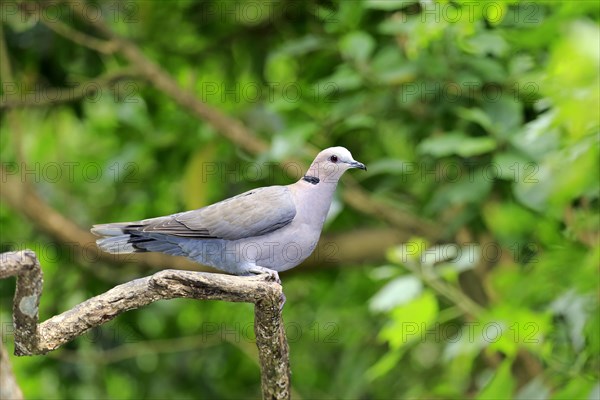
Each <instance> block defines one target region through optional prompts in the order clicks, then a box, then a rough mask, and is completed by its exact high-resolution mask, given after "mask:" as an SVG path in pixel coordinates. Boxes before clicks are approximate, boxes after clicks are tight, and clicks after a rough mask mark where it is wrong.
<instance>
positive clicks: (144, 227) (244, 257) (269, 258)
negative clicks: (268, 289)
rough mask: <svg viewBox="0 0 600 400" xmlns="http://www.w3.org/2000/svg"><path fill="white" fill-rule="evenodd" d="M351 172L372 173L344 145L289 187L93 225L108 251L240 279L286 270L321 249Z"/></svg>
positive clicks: (327, 152)
mask: <svg viewBox="0 0 600 400" xmlns="http://www.w3.org/2000/svg"><path fill="white" fill-rule="evenodd" d="M349 168H360V169H364V170H366V169H367V168H366V167H365V166H364V164H362V163H360V162H358V161H355V160H354V159H353V158H352V154H350V152H349V151H348V150H347V149H345V148H344V147H331V148H328V149H325V150H323V151H321V152H320V153H319V154H318V155H317V157H316V158H315V160H314V161H313V163H312V164H311V166H310V168H309V169H308V172H307V173H306V175H304V177H302V178H301V179H300V180H299V181H298V182H296V183H293V184H291V185H287V186H268V187H263V188H258V189H252V190H250V191H248V192H245V193H242V194H240V195H237V196H235V197H232V198H229V199H226V200H223V201H221V202H218V203H215V204H213V205H210V206H207V207H203V208H200V209H198V210H193V211H186V212H182V213H178V214H172V215H168V216H165V217H158V218H151V219H145V220H142V221H135V222H119V223H111V224H102V225H94V227H93V228H92V233H94V234H96V235H98V236H103V238H102V239H98V240H97V242H96V243H97V244H98V246H99V247H100V248H101V249H102V250H104V251H106V252H109V253H115V254H121V253H138V252H146V251H157V252H161V253H166V254H171V255H175V256H185V257H187V258H190V259H191V260H193V261H195V262H198V263H200V264H204V265H209V266H212V267H214V268H216V269H219V270H221V271H224V272H227V273H231V274H235V275H251V274H260V273H271V272H272V271H285V270H288V269H290V268H293V267H295V266H297V265H298V264H300V263H301V262H302V261H304V260H305V259H306V258H307V257H308V256H309V255H310V254H311V253H312V252H313V250H314V249H315V247H316V245H317V241H318V240H319V236H320V235H321V229H322V228H323V223H324V222H325V217H326V216H327V212H328V211H329V206H330V205H331V199H332V196H333V192H334V191H335V188H336V186H337V183H338V180H339V179H340V177H341V176H342V174H343V173H344V172H345V171H346V170H347V169H349Z"/></svg>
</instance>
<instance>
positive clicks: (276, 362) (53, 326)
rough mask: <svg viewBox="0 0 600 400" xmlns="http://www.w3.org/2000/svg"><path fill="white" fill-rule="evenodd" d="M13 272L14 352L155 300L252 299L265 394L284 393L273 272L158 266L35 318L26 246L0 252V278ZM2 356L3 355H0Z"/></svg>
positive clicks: (51, 344) (38, 281) (38, 348)
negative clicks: (236, 273) (154, 270)
mask: <svg viewBox="0 0 600 400" xmlns="http://www.w3.org/2000/svg"><path fill="white" fill-rule="evenodd" d="M10 276H16V277H17V290H16V292H15V298H14V304H13V323H14V326H15V354H16V355H19V356H23V355H34V354H45V353H47V352H49V351H52V350H55V349H57V348H59V347H60V346H62V345H63V344H65V343H67V342H69V341H71V340H73V339H74V338H76V337H78V336H81V335H83V334H84V333H85V332H87V331H88V330H89V329H91V328H93V327H95V326H99V325H102V324H104V323H105V322H107V321H110V320H111V319H113V318H115V317H116V316H117V315H119V314H121V313H123V312H125V311H129V310H132V309H136V308H140V307H143V306H145V305H147V304H150V303H153V302H155V301H157V300H168V299H174V298H182V297H185V298H192V299H206V300H224V301H231V302H248V303H253V304H254V305H255V306H254V315H255V321H254V325H255V332H256V345H257V347H258V353H259V358H260V366H261V375H262V381H261V382H262V391H263V398H265V399H289V398H290V368H289V352H288V345H287V339H286V337H285V332H284V330H283V319H282V316H281V310H282V308H283V304H284V302H285V296H284V295H283V290H282V287H281V284H280V283H279V280H278V277H277V275H260V276H252V277H240V276H230V275H223V274H212V273H206V272H194V271H180V270H173V269H169V270H164V271H160V272H158V273H156V274H154V275H150V276H147V277H144V278H140V279H135V280H133V281H130V282H127V283H124V284H122V285H118V286H116V287H114V288H112V289H110V290H109V291H107V292H105V293H102V294H100V295H98V296H96V297H92V298H91V299H88V300H86V301H84V302H83V303H81V304H78V305H77V306H75V307H73V308H72V309H71V310H68V311H65V312H64V313H62V314H59V315H56V316H54V317H52V318H50V319H48V320H46V321H44V322H42V323H38V306H39V301H40V297H41V294H42V282H43V279H42V270H41V268H40V264H39V261H38V259H37V257H36V255H35V253H34V252H33V251H31V250H24V251H19V252H8V253H3V254H1V255H0V278H7V277H10ZM1 361H2V362H4V361H5V360H4V357H3V358H2V360H1Z"/></svg>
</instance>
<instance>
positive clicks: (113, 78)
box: [0, 68, 137, 111]
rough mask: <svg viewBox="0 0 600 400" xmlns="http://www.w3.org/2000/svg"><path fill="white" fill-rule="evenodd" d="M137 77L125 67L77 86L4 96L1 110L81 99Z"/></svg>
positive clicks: (0, 105) (0, 104) (0, 106)
mask: <svg viewBox="0 0 600 400" xmlns="http://www.w3.org/2000/svg"><path fill="white" fill-rule="evenodd" d="M135 77H137V72H136V71H134V70H133V69H127V68H124V69H121V70H116V71H113V72H109V73H106V74H104V75H101V76H99V77H97V78H95V79H91V80H89V81H86V82H83V83H78V82H76V83H77V86H73V87H66V88H48V89H44V90H40V91H36V92H33V93H26V94H21V95H12V96H10V97H9V96H2V97H3V99H2V100H1V101H0V111H1V110H7V109H11V108H18V107H44V106H49V105H54V104H59V103H66V102H70V101H75V100H79V99H82V98H84V97H87V96H92V95H95V94H96V93H97V92H99V91H101V90H102V89H104V88H111V87H113V86H114V85H116V84H117V83H118V82H119V81H121V80H125V79H132V78H135ZM5 83H7V82H5ZM4 97H8V98H4Z"/></svg>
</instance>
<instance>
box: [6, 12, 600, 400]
mask: <svg viewBox="0 0 600 400" xmlns="http://www.w3.org/2000/svg"><path fill="white" fill-rule="evenodd" d="M284 4H289V6H285V5H284ZM111 5H113V6H114V3H111V2H107V3H105V5H102V6H101V7H102V10H103V13H104V16H105V17H106V16H109V18H105V19H106V20H107V22H108V23H109V25H110V27H111V28H112V29H114V30H115V31H116V32H118V33H119V34H120V35H123V36H126V37H128V38H130V39H131V40H132V41H134V42H136V43H137V44H138V45H139V46H140V48H141V49H142V51H143V52H144V53H145V54H146V55H148V56H149V57H150V58H151V59H153V60H154V61H155V62H157V63H159V64H160V65H161V66H162V67H163V68H164V69H165V70H166V71H168V72H169V73H170V74H171V75H172V76H173V77H175V79H176V80H177V81H178V82H179V83H180V84H181V86H182V87H185V88H187V89H190V90H192V91H193V92H194V93H195V94H196V95H197V96H198V97H199V98H200V99H202V100H203V101H204V102H206V103H207V104H209V105H212V106H214V107H216V108H218V109H220V110H222V111H223V112H225V113H226V114H228V115H231V116H232V117H234V118H237V119H239V120H240V121H242V122H243V123H244V124H245V125H246V126H248V127H249V128H251V129H252V130H253V131H254V132H256V133H257V135H258V136H260V137H261V138H262V139H264V140H265V141H266V142H268V143H269V144H270V147H269V149H268V151H267V152H266V153H265V154H260V155H252V154H246V153H244V151H243V150H240V149H239V148H238V147H237V146H236V144H235V143H232V142H230V141H228V140H226V139H225V138H224V137H222V136H221V135H220V132H218V131H216V130H215V129H214V128H213V127H212V126H210V125H209V124H207V123H206V122H203V121H200V120H198V119H197V118H196V117H195V116H193V115H190V114H188V112H187V111H186V110H185V109H183V108H182V107H180V106H178V105H177V104H175V103H174V102H173V101H172V100H171V99H168V98H167V97H166V96H165V95H164V94H163V93H161V92H159V91H158V90H157V89H156V88H153V87H152V86H151V85H149V84H146V83H144V82H142V81H137V80H134V81H125V82H120V83H118V84H117V85H116V86H115V87H114V88H111V89H109V88H104V89H103V90H102V91H101V92H100V93H99V94H97V95H88V96H86V97H85V98H84V99H76V101H72V102H67V103H61V104H55V105H52V106H45V107H35V108H32V107H29V108H24V109H20V110H15V111H12V112H14V115H13V117H15V118H14V119H16V120H17V121H18V126H19V132H15V131H14V128H13V125H12V124H11V122H10V120H11V119H10V118H2V122H1V123H0V157H1V158H2V161H3V166H6V167H7V168H12V170H13V171H15V173H16V174H17V176H19V177H20V178H27V180H29V181H31V182H32V183H33V184H34V185H35V188H36V190H37V191H38V192H39V194H40V195H41V196H42V197H43V199H44V200H45V201H47V202H48V203H49V204H50V205H51V206H53V207H55V208H56V209H57V210H59V211H60V212H62V213H63V214H65V215H67V216H68V217H69V218H71V219H72V220H73V221H74V222H76V223H77V224H78V225H79V226H81V227H84V228H85V227H89V226H90V225H91V224H93V223H101V222H108V221H121V220H135V219H142V218H148V217H152V216H158V215H164V214H168V213H173V212H177V211H182V210H185V209H191V208H196V207H201V206H203V205H206V204H210V203H212V202H214V201H217V200H220V199H222V198H225V197H227V196H231V195H233V194H237V193H239V192H241V191H243V190H247V189H250V188H253V187H257V186H263V185H271V184H287V183H290V182H291V179H292V176H291V175H293V173H292V172H290V171H287V170H285V169H282V168H281V167H279V166H274V167H273V166H271V167H269V165H270V164H269V163H277V162H279V161H284V160H286V159H287V158H288V157H290V156H294V157H296V158H304V159H305V160H309V159H311V157H312V155H313V153H312V152H308V151H306V150H305V149H307V148H309V145H310V146H312V147H316V148H323V147H327V146H331V145H343V146H346V147H348V148H349V149H350V150H351V151H352V153H353V154H354V155H355V157H356V158H357V159H359V160H361V161H363V162H365V164H367V166H368V167H369V170H368V173H367V174H365V175H364V176H357V179H359V180H360V184H361V185H362V186H363V187H364V188H366V189H367V190H368V191H369V192H370V193H371V194H372V196H373V197H374V198H376V199H378V200H380V201H381V202H382V203H384V204H386V205H387V206H389V207H392V208H399V209H402V210H404V211H407V212H409V213H411V214H412V215H414V216H416V217H419V218H423V219H430V220H433V221H435V226H436V227H437V229H438V231H439V232H438V233H439V235H438V237H436V238H430V237H427V238H419V237H415V238H412V239H411V240H410V241H408V242H407V243H404V244H402V243H398V246H396V247H394V248H393V249H390V251H389V253H388V254H387V255H385V254H381V256H380V257H379V259H378V260H376V261H373V262H372V263H370V264H367V265H363V266H351V265H343V266H339V267H337V268H336V269H330V270H323V271H317V272H312V271H311V272H306V273H290V274H284V275H283V277H282V278H283V282H284V288H285V292H286V295H287V304H286V307H285V309H284V318H285V321H286V325H287V331H288V337H289V339H290V351H291V364H292V370H293V375H292V382H293V387H294V391H295V392H294V394H295V396H294V397H298V398H332V399H333V398H448V399H449V398H466V397H470V398H480V399H492V398H493V399H497V398H511V397H515V398H522V399H526V398H527V399H529V398H544V399H546V398H552V399H566V398H569V399H572V398H593V396H594V395H595V394H596V395H597V393H598V391H599V386H598V380H599V379H600V377H599V376H598V370H599V368H600V356H599V354H600V344H599V341H598V337H599V335H600V319H599V317H598V315H599V312H598V311H599V310H598V295H597V293H598V279H599V277H598V266H599V261H600V245H599V242H598V240H599V239H598V238H599V225H600V213H599V210H598V206H599V191H600V184H599V182H600V172H599V171H600V166H599V159H600V152H599V150H600V146H599V127H600V123H599V117H598V110H599V109H600V97H599V96H600V95H599V93H600V92H599V87H600V81H599V79H600V78H599V76H600V74H599V73H598V71H599V69H600V68H599V67H600V53H599V49H600V43H599V37H600V32H599V27H598V17H599V11H600V8H599V5H598V2H596V1H577V2H573V1H570V2H567V1H565V2H555V1H540V2H518V1H503V2H497V1H486V0H481V1H468V0H464V1H463V0H460V1H453V2H449V1H431V2H425V1H421V2H419V1H405V0H402V1H396V0H363V1H354V0H352V1H346V0H340V1H333V2H310V1H309V2H288V3H277V2H275V3H273V2H269V1H258V2H243V1H237V0H236V1H227V2H218V1H215V2H191V1H177V2H148V1H135V2H125V3H123V7H125V8H118V7H117V8H110V7H111ZM61 7H62V6H61ZM65 7H67V6H66V5H65ZM127 7H130V8H127ZM59 10H66V8H59ZM117 11H119V12H117ZM115 13H116V14H115ZM68 15H69V14H68V13H65V14H62V20H64V22H65V23H67V24H70V25H73V26H74V27H75V28H77V29H79V30H82V31H85V32H86V33H89V34H91V35H95V34H97V32H95V31H92V30H88V29H87V28H86V27H85V25H84V24H83V23H81V22H79V21H78V20H75V21H74V20H73V19H72V18H71V19H70V18H68ZM126 16H128V17H131V18H126ZM4 17H5V16H3V29H4V34H5V39H6V43H7V46H8V52H9V54H10V61H11V65H12V67H13V70H14V71H13V73H14V75H15V76H14V80H15V81H16V82H17V83H18V85H17V88H18V89H17V90H18V92H27V91H31V90H34V89H35V90H43V89H44V88H46V87H63V88H64V87H70V86H74V85H75V84H76V83H80V84H82V83H83V82H87V81H90V80H91V82H94V81H95V79H96V77H97V76H99V75H102V74H104V73H106V72H110V71H114V70H116V69H118V68H121V67H124V66H125V61H124V60H123V59H121V58H120V57H119V56H116V55H101V54H99V53H97V52H95V51H93V50H91V49H88V48H85V47H83V46H80V45H77V44H74V43H73V42H71V41H69V40H68V39H66V38H63V37H61V36H59V35H56V34H54V33H52V31H50V30H49V29H48V28H47V27H45V26H44V25H43V24H40V23H36V21H35V20H34V19H33V18H31V19H26V18H25V19H24V18H22V16H21V15H20V14H15V15H13V14H10V15H9V14H7V15H6V18H4ZM2 79H3V85H2V90H3V93H7V92H8V91H12V90H13V89H11V87H10V86H7V85H8V84H10V83H14V82H6V78H5V77H4V76H3V77H2ZM17 94H20V93H17ZM17 143H21V146H22V148H21V149H22V151H23V156H24V158H25V160H26V162H27V166H28V168H29V170H28V171H33V172H30V173H29V174H27V173H26V171H24V170H23V165H22V164H20V161H21V160H20V159H19V156H18V152H17V149H18V146H17ZM257 166H258V168H259V169H258V172H255V171H257V170H256V167H257ZM57 168H58V169H57ZM56 170H57V171H58V174H59V175H58V176H55V174H54V173H55V171H56ZM344 187H345V184H344V183H341V184H340V187H339V190H341V191H343V190H344ZM337 211H338V213H337V214H335V216H334V218H333V219H332V221H331V223H330V224H329V225H328V230H329V232H336V231H337V232H341V231H346V232H352V231H353V230H355V229H356V230H359V228H363V227H370V228H379V227H384V226H389V225H388V223H389V222H390V221H386V220H377V218H376V217H367V216H365V215H363V214H360V213H359V212H358V211H356V210H353V209H351V208H349V207H347V206H346V205H344V204H340V209H339V210H337ZM377 215H379V214H377ZM0 223H1V227H2V232H1V233H2V238H1V239H2V242H1V245H2V251H4V250H12V249H20V248H32V249H33V250H35V251H37V252H38V254H39V256H40V257H41V263H42V265H43V269H44V274H45V288H44V295H43V297H42V301H41V310H40V312H41V317H42V319H45V318H47V317H49V316H51V315H55V314H57V313H60V312H62V311H64V310H65V309H67V308H69V307H71V306H73V305H75V304H77V303H78V302H81V301H82V300H84V299H86V298H89V297H91V296H93V295H95V294H98V293H100V292H102V291H105V290H108V289H109V288H110V287H112V286H114V285H115V284H116V283H118V282H124V281H126V280H128V279H132V278H134V277H138V276H140V275H143V274H146V273H148V271H141V270H140V269H139V268H137V267H136V266H134V265H125V266H122V267H117V266H115V265H108V264H104V263H102V262H99V261H98V260H94V259H86V258H85V256H83V258H81V257H78V256H77V255H76V254H77V253H76V252H75V251H74V248H73V245H72V244H69V243H57V242H54V241H53V239H52V238H50V237H48V236H46V235H45V234H43V233H41V232H40V231H39V230H38V229H37V227H36V226H35V225H34V224H32V223H31V221H29V220H27V219H26V218H25V217H24V216H21V215H18V214H17V213H15V212H14V211H13V210H12V209H10V208H9V206H8V205H7V204H5V203H0ZM402 233H403V234H405V232H402ZM382 263H385V264H382ZM0 288H1V295H0V298H1V299H2V312H1V314H0V320H1V321H2V324H3V327H4V328H5V327H10V318H11V317H10V304H11V296H12V293H13V290H14V282H12V281H9V282H6V281H2V282H0ZM7 329H8V328H7ZM4 336H5V339H6V340H5V343H7V344H10V342H11V340H8V339H11V338H10V334H6V332H5V335H4ZM252 340H253V333H252V310H251V307H250V306H248V305H241V304H229V303H218V302H195V301H184V300H176V301H170V302H161V303H156V304H153V305H151V306H149V307H146V308H144V309H141V310H137V311H133V312H130V313H127V314H124V315H122V316H120V317H119V318H118V319H116V320H115V321H114V322H112V323H110V324H108V325H106V326H104V327H102V328H100V329H97V330H95V331H93V332H91V333H90V334H89V335H88V336H86V337H82V338H79V339H77V340H75V341H74V342H73V343H71V344H69V345H67V346H65V348H64V349H61V350H58V351H56V352H54V353H51V354H49V355H47V356H43V357H42V356H40V357H31V358H18V359H17V358H12V361H13V364H14V369H15V372H16V375H17V377H18V378H19V382H20V384H21V385H22V387H23V390H24V392H25V395H26V397H28V398H41V397H43V398H141V397H145V398H146V397H148V398H165V397H169V398H198V397H201V398H247V397H258V396H259V391H260V384H259V368H258V364H257V358H256V354H255V353H256V350H255V346H254V343H253V342H252Z"/></svg>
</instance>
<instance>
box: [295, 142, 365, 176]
mask: <svg viewBox="0 0 600 400" xmlns="http://www.w3.org/2000/svg"><path fill="white" fill-rule="evenodd" d="M350 168H359V169H364V170H365V171H366V170H367V167H365V165H364V164H363V163H361V162H358V161H356V160H355V159H354V157H352V154H350V152H349V151H348V149H346V148H345V147H341V146H338V147H329V148H327V149H325V150H323V151H321V152H320V153H319V154H317V156H316V157H315V160H314V161H313V162H312V164H311V166H310V168H309V169H308V172H307V173H306V175H305V177H304V178H303V179H304V180H307V177H308V179H309V182H310V180H311V178H313V179H312V181H313V182H319V181H323V182H332V183H337V181H338V180H339V179H340V177H341V176H342V175H343V174H344V172H346V170H348V169H350ZM314 178H318V179H314ZM311 183H312V182H311Z"/></svg>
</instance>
